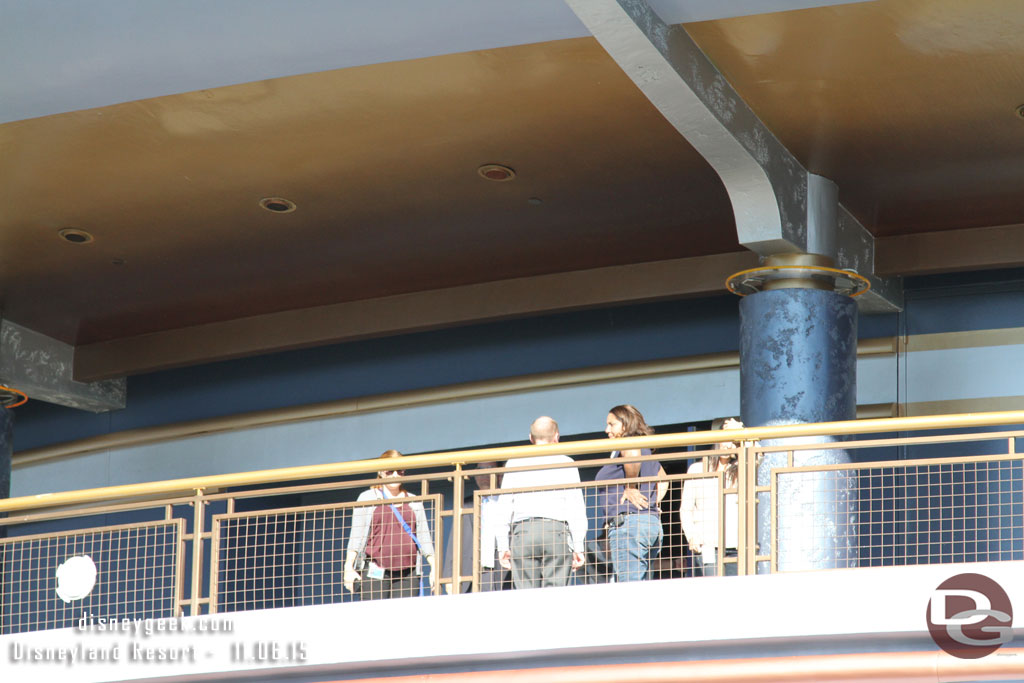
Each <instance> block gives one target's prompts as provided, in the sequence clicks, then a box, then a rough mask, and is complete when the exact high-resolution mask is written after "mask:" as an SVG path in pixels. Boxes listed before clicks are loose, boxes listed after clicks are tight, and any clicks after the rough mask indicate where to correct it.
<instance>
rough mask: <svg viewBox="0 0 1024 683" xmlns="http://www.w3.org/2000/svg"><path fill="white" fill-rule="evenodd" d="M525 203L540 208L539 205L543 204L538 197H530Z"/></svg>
mask: <svg viewBox="0 0 1024 683" xmlns="http://www.w3.org/2000/svg"><path fill="white" fill-rule="evenodd" d="M526 203H527V204H529V205H530V206H540V205H541V204H543V203H544V200H543V199H541V198H540V197H530V198H529V199H527V200H526Z"/></svg>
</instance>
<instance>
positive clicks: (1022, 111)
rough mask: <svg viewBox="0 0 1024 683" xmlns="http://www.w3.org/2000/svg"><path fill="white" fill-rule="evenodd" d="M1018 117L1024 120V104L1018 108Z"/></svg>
mask: <svg viewBox="0 0 1024 683" xmlns="http://www.w3.org/2000/svg"><path fill="white" fill-rule="evenodd" d="M1017 116H1019V117H1021V118H1022V119H1024V104H1022V105H1020V106H1019V107H1017Z"/></svg>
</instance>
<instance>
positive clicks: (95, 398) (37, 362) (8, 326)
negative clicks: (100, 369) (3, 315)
mask: <svg viewBox="0 0 1024 683" xmlns="http://www.w3.org/2000/svg"><path fill="white" fill-rule="evenodd" d="M74 354H75V349H74V347H73V346H71V345H69V344H65V343H63V342H60V341H57V340H56V339H53V338H51V337H47V336H46V335H44V334H40V333H39V332H36V331H34V330H30V329H28V328H27V327H22V326H21V325H18V324H16V323H12V322H9V321H7V320H4V321H2V323H0V384H3V385H5V386H10V387H13V388H15V389H19V390H21V391H23V392H25V393H26V394H28V396H29V398H31V399H36V400H40V401H46V402H47V403H56V404H58V405H62V406H68V407H70V408H79V409H81V410H89V411H92V412H94V413H101V412H105V411H107V410H118V409H120V408H124V406H125V380H124V378H120V379H107V380H103V381H100V382H76V381H75V380H73V379H72V367H73V362H74Z"/></svg>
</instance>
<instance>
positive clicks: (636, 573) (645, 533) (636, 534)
mask: <svg viewBox="0 0 1024 683" xmlns="http://www.w3.org/2000/svg"><path fill="white" fill-rule="evenodd" d="M620 519H621V520H622V524H621V525H619V526H616V527H612V528H610V529H608V551H609V552H610V553H611V556H612V567H613V569H614V571H615V580H616V581H617V582H619V583H621V582H623V581H642V580H644V579H645V578H647V567H648V564H649V562H650V559H651V558H652V557H654V556H656V555H657V554H658V553H659V552H661V520H660V519H659V518H658V515H656V514H655V515H650V514H639V515H625V516H624V517H621V518H620Z"/></svg>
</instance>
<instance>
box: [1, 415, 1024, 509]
mask: <svg viewBox="0 0 1024 683" xmlns="http://www.w3.org/2000/svg"><path fill="white" fill-rule="evenodd" d="M1011 424H1024V411H1022V410H1015V411H998V412H990V413H965V414H959V415H927V416H920V417H891V418H876V419H868V420H848V421H843V422H817V423H811V424H799V425H782V426H774V427H750V428H745V429H736V430H729V431H728V432H727V433H728V434H729V436H731V437H733V439H734V440H737V441H760V440H763V439H782V438H793V437H805V436H847V435H854V434H870V433H878V432H905V431H922V430H931V429H965V428H972V427H991V426H997V425H1011ZM722 436H723V432H721V431H715V432H687V433H678V434H656V435H653V436H638V437H630V438H626V439H593V440H588V441H573V442H564V443H556V444H545V445H541V446H532V445H531V446H505V447H500V448H480V449H473V450H466V451H448V452H442V453H427V454H423V455H409V456H405V458H404V459H403V461H402V464H403V466H404V467H405V468H406V469H418V468H429V467H443V466H450V465H453V464H456V463H458V464H463V465H466V464H472V463H479V462H490V461H503V460H508V459H510V458H518V457H526V456H534V455H556V454H563V455H570V456H571V455H583V454H588V453H601V452H607V451H612V450H620V451H621V450H628V449H633V448H659V449H665V448H676V447H682V446H695V445H702V444H710V443H718V442H721V441H722ZM391 466H393V463H390V462H388V461H387V460H386V459H385V460H380V459H378V458H373V459H371V460H352V461H347V462H339V463H327V464H323V465H303V466H298V467H284V468H279V469H269V470H256V471H251V472H234V473H231V474H217V475H209V476H203V477H189V478H185V479H170V480H164V481H155V482H145V483H139V484H125V485H120V486H107V487H102V488H93V489H82V490H77V491H61V492H57V493H42V494H38V495H34V496H22V497H19V498H9V499H6V500H0V512H12V511H16V510H38V509H42V508H48V507H56V506H64V505H79V504H83V503H94V502H100V501H107V500H114V499H118V498H133V497H137V496H151V495H159V494H169V493H181V492H184V491H193V490H195V489H216V488H223V487H231V486H249V485H252V484H262V483H271V482H283V481H296V480H300V479H320V478H326V477H339V476H345V475H350V474H365V473H371V472H378V471H380V470H385V469H388V468H389V467H391Z"/></svg>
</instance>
